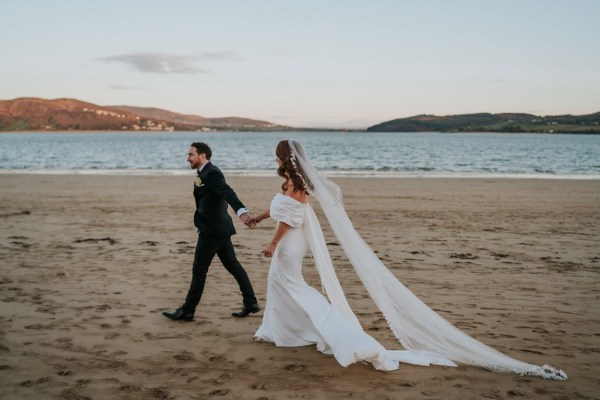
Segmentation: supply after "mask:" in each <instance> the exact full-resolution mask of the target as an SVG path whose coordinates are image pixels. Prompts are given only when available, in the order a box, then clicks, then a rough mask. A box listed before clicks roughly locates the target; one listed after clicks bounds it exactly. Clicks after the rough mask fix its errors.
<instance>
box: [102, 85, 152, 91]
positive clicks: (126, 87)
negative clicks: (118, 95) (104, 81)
mask: <svg viewBox="0 0 600 400" xmlns="http://www.w3.org/2000/svg"><path fill="white" fill-rule="evenodd" d="M106 87H107V88H109V89H115V90H150V89H148V88H145V87H140V86H123V85H106Z"/></svg>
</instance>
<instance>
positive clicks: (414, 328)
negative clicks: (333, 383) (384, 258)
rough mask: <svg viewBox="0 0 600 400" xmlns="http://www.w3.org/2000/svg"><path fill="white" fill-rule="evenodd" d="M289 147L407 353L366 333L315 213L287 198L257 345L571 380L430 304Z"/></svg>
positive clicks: (331, 187)
mask: <svg viewBox="0 0 600 400" xmlns="http://www.w3.org/2000/svg"><path fill="white" fill-rule="evenodd" d="M289 143H290V148H291V149H292V152H293V154H294V156H295V162H296V163H297V164H298V166H299V167H300V169H301V170H302V172H303V174H302V175H303V177H304V178H305V180H306V183H307V186H308V188H309V194H311V195H312V197H313V198H315V199H317V200H318V202H319V204H320V206H321V208H322V209H323V212H324V214H325V216H326V217H327V220H328V221H329V224H330V225H331V227H332V229H333V231H334V233H335V235H336V237H337V239H338V241H339V243H340V245H341V246H342V248H343V249H344V252H345V253H346V255H347V256H348V259H349V260H350V262H351V264H352V266H353V268H354V270H355V271H356V273H357V274H358V276H359V278H360V279H361V281H362V283H363V284H364V286H365V288H366V289H367V291H368V292H369V295H370V297H371V299H372V300H373V301H374V302H375V304H376V305H377V307H378V308H379V310H380V311H381V312H382V314H383V316H384V317H385V319H386V320H387V322H388V324H389V326H390V329H391V331H392V333H393V334H394V335H395V336H396V337H397V338H398V339H399V341H400V344H401V345H402V347H403V348H404V350H388V349H385V348H384V347H383V346H382V345H381V344H380V343H379V342H377V341H376V340H375V339H374V338H373V337H371V336H369V335H368V334H367V333H366V332H365V331H364V330H363V329H362V327H361V325H360V323H359V321H358V319H357V318H356V316H355V315H354V313H353V312H352V310H351V309H350V306H349V305H348V302H347V300H346V297H345V295H344V292H343V290H342V288H341V286H340V284H339V281H338V279H337V276H336V274H335V271H334V268H333V265H332V262H331V257H330V256H329V252H328V250H327V246H326V244H325V240H324V238H323V232H322V230H321V225H320V223H319V221H318V219H317V217H316V215H315V213H314V211H313V209H312V207H311V206H310V205H309V204H302V203H300V202H298V201H296V200H295V199H293V198H291V197H289V196H285V195H283V194H277V195H275V197H274V198H273V201H272V202H271V207H270V214H271V217H272V218H273V219H275V220H276V221H278V223H281V222H284V223H286V224H287V225H289V226H290V228H289V229H288V230H287V232H286V233H285V235H284V236H283V237H282V239H281V240H280V242H279V243H278V245H277V248H276V250H275V253H274V254H273V258H272V260H271V266H270V269H269V277H268V283H267V302H266V305H265V311H264V316H263V322H262V325H261V326H260V327H259V328H258V330H257V331H256V333H255V338H256V339H257V340H262V341H267V342H272V343H275V345H277V346H282V347H296V346H305V345H310V344H315V345H316V346H317V349H318V350H319V351H321V352H323V353H326V354H333V356H334V357H335V358H336V360H337V361H338V362H339V363H340V365H342V366H344V367H345V366H348V365H350V364H352V363H355V362H358V361H362V362H369V363H371V364H373V366H374V367H375V368H376V369H379V370H385V371H390V370H395V369H397V368H398V367H399V364H400V363H402V362H404V363H410V364H416V365H430V364H437V365H445V366H456V364H455V363H456V362H458V363H463V364H469V365H477V366H481V367H484V368H487V369H489V370H492V371H497V372H514V373H518V374H521V375H534V376H540V377H543V378H545V379H556V380H564V379H567V375H566V374H565V373H564V372H563V371H561V370H557V369H555V368H553V367H551V366H549V365H544V366H543V367H540V366H537V365H533V364H528V363H525V362H522V361H519V360H516V359H513V358H511V357H509V356H507V355H505V354H503V353H501V352H499V351H497V350H494V349H492V348H491V347H489V346H487V345H485V344H483V343H481V342H479V341H477V340H476V339H474V338H472V337H470V336H469V335H467V334H465V333H464V332H462V331H461V330H459V329H458V328H456V327H455V326H453V325H452V324H450V323H449V322H448V321H446V320H445V319H444V318H443V317H441V316H440V315H439V314H437V313H436V312H435V311H433V310H432V309H431V308H429V307H428V306H427V305H425V304H424V303H423V302H422V301H421V300H420V299H419V298H418V297H417V296H415V295H414V294H413V293H412V292H411V291H410V290H409V289H408V288H406V286H404V285H403V284H402V283H401V282H400V281H399V280H398V279H397V278H396V277H395V276H394V275H393V274H392V273H391V272H390V271H389V270H388V269H387V267H386V266H385V265H384V264H383V263H382V262H381V260H379V258H377V256H376V255H375V254H374V253H373V251H372V250H371V249H370V247H369V246H368V245H367V244H366V243H365V242H364V241H363V240H362V238H361V237H360V235H359V234H358V233H357V232H356V230H355V229H354V227H353V226H352V223H351V222H350V219H349V218H348V216H347V215H346V212H345V210H344V207H343V202H342V196H341V190H340V189H339V187H338V186H337V185H335V184H334V183H333V182H331V181H329V180H328V179H327V178H325V177H323V176H321V175H320V174H319V173H318V172H317V171H316V169H315V168H314V166H313V165H312V163H311V162H310V161H309V160H308V158H307V157H306V155H305V154H304V150H303V149H302V147H301V146H300V144H299V143H297V142H294V141H292V140H290V141H289ZM307 249H308V250H310V253H311V255H312V257H313V259H314V262H315V266H316V268H317V270H318V272H319V276H320V278H321V284H322V286H323V290H324V294H321V293H320V292H319V291H317V290H316V289H314V288H312V287H310V286H309V285H308V284H307V283H306V282H305V281H304V278H303V276H302V260H303V258H304V256H305V255H306V252H307ZM325 296H326V297H325Z"/></svg>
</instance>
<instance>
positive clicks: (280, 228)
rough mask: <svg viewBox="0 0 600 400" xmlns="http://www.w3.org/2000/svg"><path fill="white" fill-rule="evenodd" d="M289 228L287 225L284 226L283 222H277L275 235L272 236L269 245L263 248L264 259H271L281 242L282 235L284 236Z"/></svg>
mask: <svg viewBox="0 0 600 400" xmlns="http://www.w3.org/2000/svg"><path fill="white" fill-rule="evenodd" d="M289 227H290V226H289V225H288V224H286V223H285V222H281V221H279V223H278V224H277V229H275V234H274V235H273V239H271V243H269V245H268V246H267V247H266V248H265V251H264V253H263V254H264V255H265V256H266V257H271V256H272V255H273V253H275V249H276V248H277V244H278V243H279V241H280V240H281V238H282V237H283V235H285V233H286V232H287V230H288V229H289Z"/></svg>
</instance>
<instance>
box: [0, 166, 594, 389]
mask: <svg viewBox="0 0 600 400" xmlns="http://www.w3.org/2000/svg"><path fill="white" fill-rule="evenodd" d="M228 181H229V183H230V184H231V185H232V186H233V187H234V188H235V189H236V191H237V192H238V194H239V195H240V197H241V199H242V201H243V202H244V203H245V204H246V206H247V207H249V208H250V209H251V210H253V211H254V212H259V211H262V209H264V208H266V207H267V206H268V203H269V201H270V199H271V197H272V196H273V194H274V193H275V192H276V191H277V190H278V188H279V185H280V181H279V179H278V178H247V177H229V178H228ZM335 181H336V182H338V183H339V184H340V185H341V186H342V189H343V190H344V194H345V205H346V209H347V211H348V214H349V215H350V218H351V219H352V221H353V223H354V225H355V227H356V229H357V230H358V231H359V233H360V234H361V235H362V236H363V238H364V239H365V241H367V243H369V244H370V245H371V247H372V248H373V249H374V250H375V251H376V252H377V254H378V256H379V257H380V258H381V259H382V260H383V261H384V262H385V263H386V265H387V266H388V267H389V268H390V269H391V270H392V271H393V273H394V274H395V275H396V276H397V277H398V278H399V279H400V280H401V281H402V282H403V283H404V284H405V285H407V286H408V287H409V288H410V289H411V290H412V291H413V292H414V293H415V294H417V295H418V296H419V297H420V298H421V299H422V300H423V301H424V302H425V303H427V304H428V305H429V306H430V307H432V308H434V309H435V310H437V311H438V312H439V313H440V314H442V315H443V316H444V317H445V318H446V319H448V320H449V321H451V322H452V323H454V324H455V325H456V326H457V327H459V328H460V329H462V330H464V331H465V332H467V333H468V334H470V335H472V336H474V337H476V338H477V339H479V340H481V341H483V342H484V343H486V344H488V345H490V346H492V347H494V348H496V349H498V350H500V351H503V352H505V353H507V354H508V355H510V356H512V357H515V358H518V359H520V360H523V361H526V362H530V363H534V364H538V365H541V364H546V363H548V364H552V365H554V366H555V367H557V368H561V369H563V370H565V372H566V373H567V374H568V375H569V379H568V380H567V381H564V382H557V381H545V380H543V379H540V378H533V377H521V376H518V375H515V374H499V373H493V372H489V371H487V370H485V369H482V368H477V367H471V366H459V367H458V368H446V367H437V366H434V367H418V366H410V365H402V366H401V367H400V369H399V370H397V371H394V372H388V373H386V372H381V371H376V370H374V369H373V368H372V367H371V366H370V365H367V364H355V365H352V366H350V367H348V368H342V367H340V366H339V365H338V364H337V363H336V361H335V359H334V358H333V357H332V356H328V355H324V354H321V353H319V352H318V351H316V349H315V347H314V346H307V347H302V348H277V347H275V346H274V345H271V344H268V343H260V342H255V341H254V340H253V333H254V331H255V330H256V329H257V328H258V326H259V325H260V321H261V316H262V312H261V313H259V314H257V315H253V316H250V317H248V318H245V319H242V320H236V319H234V318H232V317H231V316H230V313H231V312H232V311H237V310H238V309H239V308H240V306H241V296H240V295H239V293H238V289H237V285H236V283H235V281H234V279H233V278H232V277H231V276H230V275H229V274H228V273H227V272H226V271H225V269H224V268H223V267H222V266H221V264H220V263H219V261H218V260H215V262H214V263H213V265H212V266H211V270H210V271H209V276H208V280H207V285H206V289H205V293H204V296H203V298H202V302H201V304H200V307H199V308H198V310H197V314H196V319H195V321H194V322H191V323H182V322H173V321H170V320H167V319H166V318H164V317H163V316H162V315H161V312H162V311H165V310H172V309H174V308H175V307H177V306H179V305H180V304H181V303H182V302H183V299H184V296H185V293H186V291H187V287H188V284H189V279H190V276H191V262H192V259H193V251H194V246H195V230H194V228H193V221H192V216H193V211H194V210H193V207H194V203H193V198H192V195H191V185H192V178H191V177H167V176H161V177H150V176H146V177H136V176H84V175H71V176H67V175H37V176H36V175H11V174H4V175H2V174H0V188H1V191H0V265H1V266H0V299H1V303H0V398H3V399H42V398H43V399H156V398H158V399H209V398H217V399H288V398H307V399H317V398H318V399H337V398H353V399H363V398H364V399H481V398H491V399H515V398H522V399H531V398H544V399H557V400H558V399H598V398H600V389H599V388H600V378H599V377H600V274H599V272H600V181H569V180H508V179H507V180H502V179H384V178H381V179H365V178H337V179H335ZM313 206H314V207H315V209H316V210H317V213H318V214H319V215H320V213H319V209H318V206H317V205H316V204H313ZM322 223H323V224H324V225H326V222H325V220H322ZM236 227H237V229H238V234H237V235H236V236H234V238H233V241H234V244H235V246H236V251H237V253H238V258H239V259H240V261H241V262H242V263H243V264H244V266H245V267H246V269H247V271H248V273H249V275H250V278H251V280H252V282H253V285H254V288H255V290H256V292H257V296H258V298H259V301H260V302H261V304H262V305H264V302H265V294H266V293H265V290H266V279H267V271H268V259H265V258H264V257H263V256H262V255H261V251H262V249H263V247H264V245H265V244H266V243H268V242H269V240H270V237H271V234H272V230H273V228H274V223H273V222H272V221H265V222H264V223H263V224H261V225H260V226H259V228H257V229H255V230H249V229H246V228H245V227H243V225H242V224H241V222H239V220H236ZM325 234H326V239H327V241H328V242H329V243H330V244H331V245H330V251H331V253H332V257H333V259H334V264H335V267H336V270H337V272H338V276H339V277H340V280H341V281H342V286H343V287H344V289H345V291H346V293H347V296H348V298H349V302H350V304H351V306H352V307H353V308H354V310H355V312H356V313H357V316H358V317H359V319H360V321H361V323H362V324H363V327H364V328H365V329H366V330H367V331H368V332H369V333H370V334H371V335H373V336H374V337H375V338H377V339H378V340H380V341H381V342H382V343H383V344H384V345H385V346H386V347H388V348H400V345H399V343H398V341H397V340H396V339H395V338H394V337H393V335H392V333H391V332H390V331H389V329H388V328H387V324H386V322H385V321H384V320H383V319H382V317H381V315H380V314H379V313H378V312H377V311H376V308H375V306H374V305H373V303H372V302H371V301H370V300H369V298H368V295H367V293H366V291H365V290H364V288H363V287H362V285H361V284H360V282H359V280H358V278H357V277H356V275H355V273H354V271H353V269H352V267H351V266H350V264H349V263H348V261H347V260H346V259H345V257H344V255H343V252H342V251H341V249H340V247H339V246H337V245H336V244H337V243H336V241H335V238H334V237H333V236H332V235H331V232H330V231H329V230H328V229H325ZM305 274H306V279H307V281H308V282H310V283H312V284H315V285H316V286H317V287H318V278H317V274H316V272H315V271H314V268H313V267H312V265H311V263H310V261H309V260H308V259H307V260H306V266H305Z"/></svg>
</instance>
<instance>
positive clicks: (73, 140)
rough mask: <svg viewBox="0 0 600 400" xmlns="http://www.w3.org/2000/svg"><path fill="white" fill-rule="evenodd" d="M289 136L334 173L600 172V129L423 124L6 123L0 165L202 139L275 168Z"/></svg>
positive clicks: (242, 166) (241, 167)
mask: <svg viewBox="0 0 600 400" xmlns="http://www.w3.org/2000/svg"><path fill="white" fill-rule="evenodd" d="M282 139H295V140H297V141H299V142H300V143H301V144H302V145H303V146H304V148H305V151H306V153H307V155H308V156H309V158H310V159H311V160H312V162H313V163H314V164H315V166H316V167H317V168H318V169H319V170H320V171H322V172H324V173H325V174H326V175H333V176H383V177H511V178H515V177H517V178H519V177H527V178H532V177H533V178H567V179H600V135H563V134H513V133H421V132H419V133H388V132H385V133H375V132H300V131H293V132H152V133H150V132H144V133H138V132H103V133H91V132H90V133H67V132H64V133H2V134H0V173H68V174H81V173H87V174H148V175H164V174H171V175H178V174H188V173H190V171H189V166H188V164H187V162H186V156H187V151H188V148H189V146H190V144H191V143H192V142H194V141H202V142H205V143H208V144H209V145H210V146H211V148H212V150H213V157H212V162H213V163H214V164H215V165H217V166H218V167H219V168H221V169H222V170H223V171H225V172H227V173H229V174H242V175H258V176H261V175H271V176H272V175H275V170H276V166H277V164H276V161H275V147H276V145H277V143H278V142H279V141H280V140H282Z"/></svg>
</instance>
